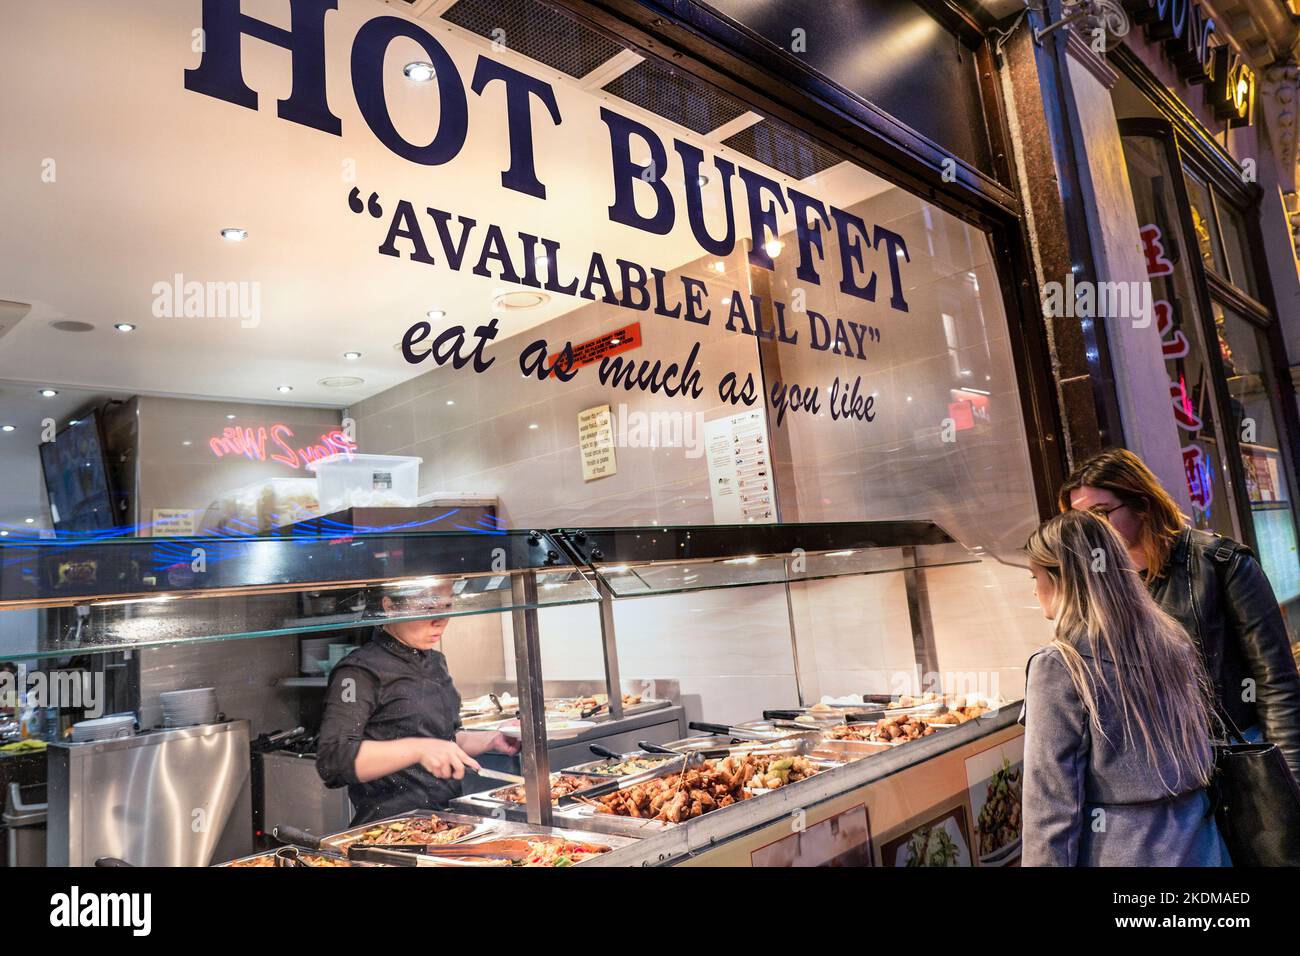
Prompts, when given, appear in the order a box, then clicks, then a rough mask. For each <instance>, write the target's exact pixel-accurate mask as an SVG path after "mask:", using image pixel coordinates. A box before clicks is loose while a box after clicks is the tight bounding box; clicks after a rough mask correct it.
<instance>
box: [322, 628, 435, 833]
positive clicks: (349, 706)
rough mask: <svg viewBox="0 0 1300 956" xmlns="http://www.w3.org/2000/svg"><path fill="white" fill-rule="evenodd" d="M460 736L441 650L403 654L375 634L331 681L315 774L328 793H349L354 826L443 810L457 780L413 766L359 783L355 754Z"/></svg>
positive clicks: (340, 665) (382, 635)
mask: <svg viewBox="0 0 1300 956" xmlns="http://www.w3.org/2000/svg"><path fill="white" fill-rule="evenodd" d="M458 730H460V694H459V693H458V692H457V691H456V687H455V685H454V684H452V682H451V674H450V673H449V672H448V670H447V658H446V657H444V656H443V655H442V654H441V653H440V652H439V651H432V650H431V651H420V650H416V649H415V648H413V647H408V646H407V645H405V644H403V643H402V642H401V641H399V640H397V639H396V638H395V637H393V636H392V635H391V634H389V633H388V632H387V631H383V630H378V631H376V632H375V635H374V638H373V639H372V640H371V641H370V643H369V644H366V645H365V646H363V647H361V648H358V649H357V650H355V651H353V652H352V653H351V654H349V655H348V656H347V657H345V658H343V660H342V661H340V662H339V663H338V664H337V665H336V666H335V668H334V670H333V672H332V673H331V674H330V683H329V690H328V691H327V692H326V697H325V714H324V717H323V718H322V720H321V729H320V744H319V746H318V748H317V753H316V770H317V772H318V773H319V774H320V776H321V779H322V780H324V781H325V785H326V786H328V787H344V786H346V787H347V788H348V797H349V798H350V799H351V800H352V805H353V806H354V807H355V808H356V815H355V816H354V817H353V819H352V825H353V826H359V825H360V824H363V823H369V822H371V821H372V820H382V819H383V818H385V817H391V816H395V815H397V814H400V813H406V812H408V811H410V810H422V809H430V810H440V809H444V808H445V807H446V806H447V803H448V801H450V800H451V799H453V798H454V797H457V796H460V792H461V791H460V781H459V780H440V779H439V778H437V777H435V776H434V775H433V774H431V773H429V771H427V770H425V769H424V768H423V767H421V766H420V765H419V764H416V765H415V766H412V767H407V768H406V769H405V770H399V771H398V772H397V773H393V774H389V775H388V776H386V777H380V778H379V779H377V780H371V781H370V782H369V783H361V782H359V781H358V780H357V771H356V761H357V751H358V750H360V749H361V742H362V741H363V740H398V739H400V738H402V737H434V738H438V739H441V740H455V739H456V731H458Z"/></svg>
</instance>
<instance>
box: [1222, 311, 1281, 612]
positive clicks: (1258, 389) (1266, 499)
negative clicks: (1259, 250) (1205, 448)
mask: <svg viewBox="0 0 1300 956" xmlns="http://www.w3.org/2000/svg"><path fill="white" fill-rule="evenodd" d="M1214 325H1215V329H1216V331H1217V332H1218V337H1219V347H1220V350H1221V351H1222V352H1223V359H1224V368H1225V369H1226V371H1227V375H1228V394H1229V396H1230V401H1231V405H1232V414H1233V418H1234V419H1235V425H1236V427H1237V434H1238V436H1239V439H1240V443H1241V464H1242V472H1243V473H1244V475H1245V480H1246V494H1247V496H1248V497H1249V498H1250V517H1251V523H1252V524H1253V526H1254V529H1255V540H1256V542H1257V543H1258V546H1259V559H1260V563H1261V564H1262V565H1263V567H1264V572H1265V573H1266V574H1267V575H1268V577H1269V580H1270V581H1271V582H1272V584H1273V590H1274V591H1275V592H1277V597H1278V600H1279V601H1281V602H1282V603H1286V602H1287V601H1292V600H1295V599H1297V598H1300V553H1297V549H1296V530H1295V522H1294V520H1293V519H1292V516H1291V510H1290V509H1291V493H1290V490H1289V489H1288V487H1287V481H1286V466H1285V464H1284V463H1283V460H1282V455H1281V452H1280V450H1279V443H1278V430H1277V422H1276V420H1275V418H1274V416H1273V406H1272V403H1271V402H1270V401H1269V393H1268V385H1267V379H1266V377H1265V375H1264V360H1263V356H1264V355H1265V354H1266V353H1265V351H1264V348H1263V346H1262V344H1261V342H1260V333H1259V331H1258V330H1257V329H1256V328H1255V327H1254V326H1253V325H1251V324H1250V323H1249V322H1247V321H1246V320H1245V319H1244V318H1242V317H1241V316H1240V315H1239V314H1237V313H1236V312H1234V311H1232V310H1231V309H1229V308H1227V307H1225V306H1223V305H1221V304H1219V303H1217V302H1216V303H1214Z"/></svg>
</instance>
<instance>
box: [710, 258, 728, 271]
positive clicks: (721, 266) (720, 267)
mask: <svg viewBox="0 0 1300 956" xmlns="http://www.w3.org/2000/svg"><path fill="white" fill-rule="evenodd" d="M713 271H714V272H726V271H727V264H726V263H725V262H721V261H719V262H715V263H714V264H713Z"/></svg>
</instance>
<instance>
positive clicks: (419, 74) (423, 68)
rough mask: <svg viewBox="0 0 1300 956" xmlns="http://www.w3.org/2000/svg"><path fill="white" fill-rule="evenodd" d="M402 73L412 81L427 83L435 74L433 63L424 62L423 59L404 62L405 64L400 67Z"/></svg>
mask: <svg viewBox="0 0 1300 956" xmlns="http://www.w3.org/2000/svg"><path fill="white" fill-rule="evenodd" d="M402 73H404V74H405V75H406V78H407V79H408V80H410V81H411V82H413V83H428V82H429V81H430V80H431V79H433V78H434V76H435V75H436V74H435V72H434V69H433V64H432V63H425V62H424V61H423V60H417V61H416V62H415V63H408V64H406V66H404V67H402Z"/></svg>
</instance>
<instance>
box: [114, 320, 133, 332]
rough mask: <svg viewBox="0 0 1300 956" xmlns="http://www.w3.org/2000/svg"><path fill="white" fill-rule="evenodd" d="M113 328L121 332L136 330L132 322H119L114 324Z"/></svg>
mask: <svg viewBox="0 0 1300 956" xmlns="http://www.w3.org/2000/svg"><path fill="white" fill-rule="evenodd" d="M113 328H115V329H117V330H118V331H119V332H134V331H135V326H134V325H132V324H131V323H130V322H119V323H117V325H115V326H113Z"/></svg>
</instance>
